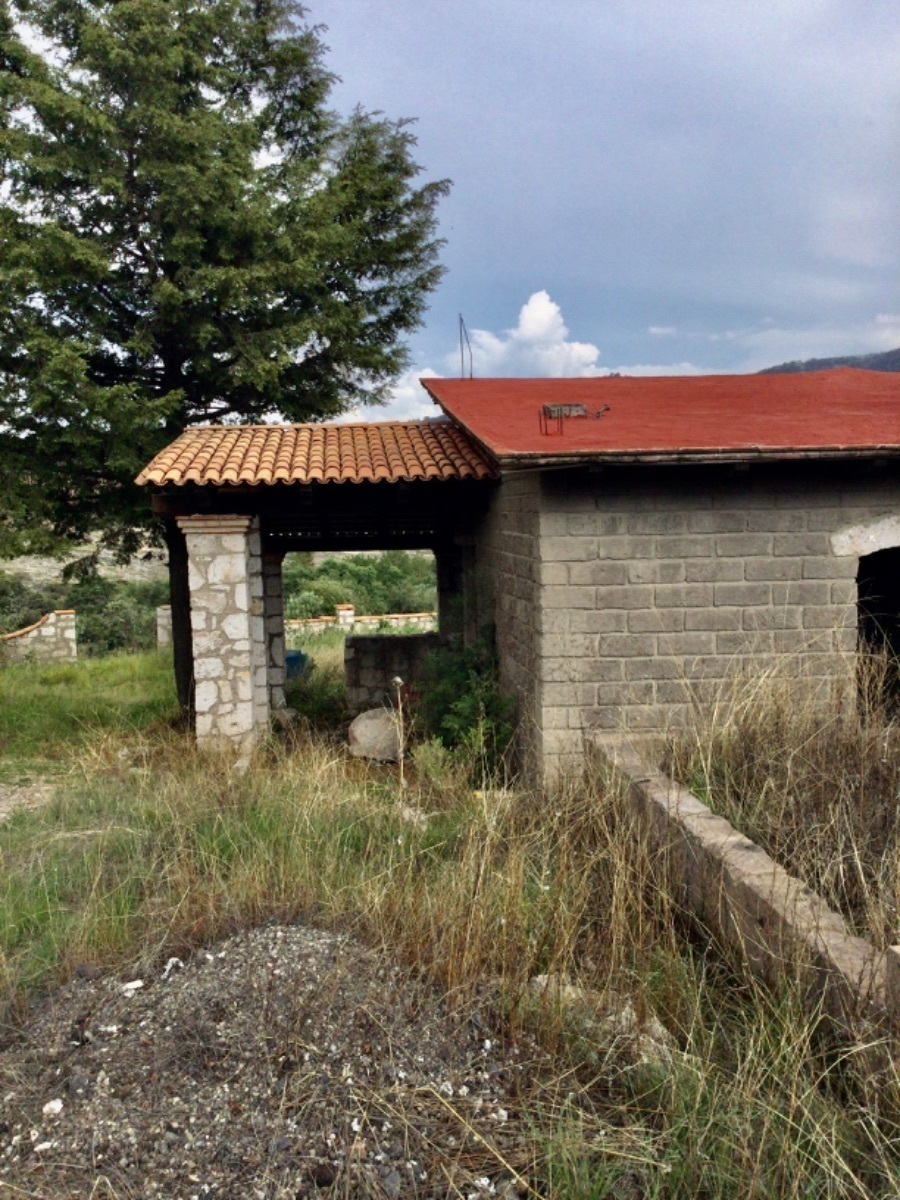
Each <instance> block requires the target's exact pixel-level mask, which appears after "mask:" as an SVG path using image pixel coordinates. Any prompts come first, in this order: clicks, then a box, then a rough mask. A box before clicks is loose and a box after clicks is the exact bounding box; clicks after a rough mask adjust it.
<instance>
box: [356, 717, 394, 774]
mask: <svg viewBox="0 0 900 1200" xmlns="http://www.w3.org/2000/svg"><path fill="white" fill-rule="evenodd" d="M348 737H349V740H350V753H351V754H352V755H353V757H354V758H373V759H375V760H376V761H377V762H396V761H397V759H398V758H399V757H400V738H399V736H398V734H397V723H396V720H395V718H394V715H393V713H392V712H391V711H390V710H389V709H387V708H370V709H369V710H368V711H367V712H362V713H360V714H359V716H358V717H356V719H355V720H354V721H352V722H351V724H350V729H349V731H348Z"/></svg>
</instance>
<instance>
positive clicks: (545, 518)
mask: <svg viewBox="0 0 900 1200" xmlns="http://www.w3.org/2000/svg"><path fill="white" fill-rule="evenodd" d="M898 513H900V479H898V476H897V473H896V468H895V467H884V468H882V469H878V468H873V467H870V466H866V465H852V466H847V465H840V464H821V463H820V464H816V465H804V464H802V463H793V464H785V465H783V466H781V467H764V466H754V467H751V468H750V469H749V470H736V469H735V468H725V467H715V468H713V467H696V466H693V467H681V468H665V469H664V468H656V469H653V468H646V467H643V468H642V467H633V468H630V469H628V468H626V469H619V470H609V471H606V472H604V473H602V474H600V473H598V474H596V475H591V474H589V473H588V472H586V471H580V472H575V471H573V472H563V473H560V472H557V473H550V472H548V473H547V474H546V475H545V476H544V478H543V481H542V502H541V516H540V552H539V569H540V589H541V606H542V609H543V619H542V625H541V640H540V647H539V652H540V666H539V676H540V679H541V688H540V723H541V726H542V729H543V743H542V751H543V756H544V760H545V767H546V766H547V765H550V766H551V767H553V766H554V764H555V765H561V764H563V763H564V762H566V761H575V760H577V759H578V758H579V757H580V754H581V748H582V740H583V737H582V735H583V731H584V730H585V729H605V730H619V729H627V730H642V729H659V728H662V727H664V726H665V725H666V724H668V723H673V722H675V723H678V722H680V721H682V720H683V719H684V718H685V717H686V715H687V714H688V712H689V710H690V706H691V704H692V703H693V702H698V701H699V702H700V703H703V702H705V701H706V700H708V699H709V697H710V696H711V695H713V694H714V693H715V692H716V691H717V689H718V690H721V688H722V685H723V681H726V680H727V679H729V678H733V677H734V675H735V674H736V673H738V672H740V671H741V670H742V669H749V670H751V671H753V672H758V671H759V670H760V669H761V668H765V667H769V666H772V665H774V664H776V663H777V662H779V661H782V662H783V660H784V659H785V658H786V657H792V658H793V661H794V662H796V664H797V672H798V674H802V675H803V676H804V678H805V679H806V680H808V681H812V683H813V684H814V685H816V684H818V686H819V690H820V692H821V693H822V694H823V695H824V694H826V693H828V692H830V691H833V690H834V683H835V681H838V682H840V683H843V684H847V683H848V682H852V678H853V670H854V661H855V659H854V653H853V652H854V650H855V647H856V643H857V610H856V599H857V594H856V575H857V571H858V567H859V557H858V553H859V551H860V548H861V547H866V548H868V547H869V545H870V543H871V541H872V539H871V538H869V539H868V540H867V538H866V530H867V529H870V528H875V529H876V530H881V531H882V532H883V530H884V529H885V528H888V529H889V528H890V527H891V521H892V518H893V517H895V516H896V515H897V514H898ZM876 540H877V541H878V545H879V547H881V546H882V545H883V544H884V537H880V536H879V537H877V538H876ZM854 551H855V552H854ZM498 611H499V612H501V613H502V611H503V608H502V605H501V606H500V608H499V609H498ZM845 690H846V689H845Z"/></svg>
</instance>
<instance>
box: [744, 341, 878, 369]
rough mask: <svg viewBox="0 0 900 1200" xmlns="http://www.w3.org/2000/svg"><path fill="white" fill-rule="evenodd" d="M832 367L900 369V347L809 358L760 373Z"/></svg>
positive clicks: (781, 364) (782, 364)
mask: <svg viewBox="0 0 900 1200" xmlns="http://www.w3.org/2000/svg"><path fill="white" fill-rule="evenodd" d="M832 367H860V368H862V369H863V370H865V371H900V347H898V349H896V350H885V351H884V353H883V354H848V355H845V357H844V358H807V359H806V360H805V361H804V362H786V363H780V364H779V365H778V366H777V367H766V369H765V370H764V371H760V372H759V374H760V375H785V374H788V373H790V372H794V371H829V370H831V368H832Z"/></svg>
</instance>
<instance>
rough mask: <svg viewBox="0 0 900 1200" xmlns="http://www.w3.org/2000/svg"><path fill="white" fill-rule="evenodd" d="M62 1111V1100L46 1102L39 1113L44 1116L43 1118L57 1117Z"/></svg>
mask: <svg viewBox="0 0 900 1200" xmlns="http://www.w3.org/2000/svg"><path fill="white" fill-rule="evenodd" d="M62 1109H63V1102H62V1100H48V1101H47V1103H46V1104H45V1105H44V1107H43V1108H42V1109H41V1112H42V1113H43V1114H44V1116H45V1117H58V1116H59V1114H60V1113H61V1112H62Z"/></svg>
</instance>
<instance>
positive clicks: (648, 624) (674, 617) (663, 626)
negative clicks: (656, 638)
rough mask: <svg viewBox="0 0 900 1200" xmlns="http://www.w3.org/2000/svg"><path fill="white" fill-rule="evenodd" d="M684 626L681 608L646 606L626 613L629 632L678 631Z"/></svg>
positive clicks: (683, 611) (683, 615) (683, 614)
mask: <svg viewBox="0 0 900 1200" xmlns="http://www.w3.org/2000/svg"><path fill="white" fill-rule="evenodd" d="M684 628H685V610H684V609H682V608H669V609H667V608H648V609H641V610H639V611H635V612H629V613H628V632H629V633H680V632H681V630H683V629H684Z"/></svg>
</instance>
